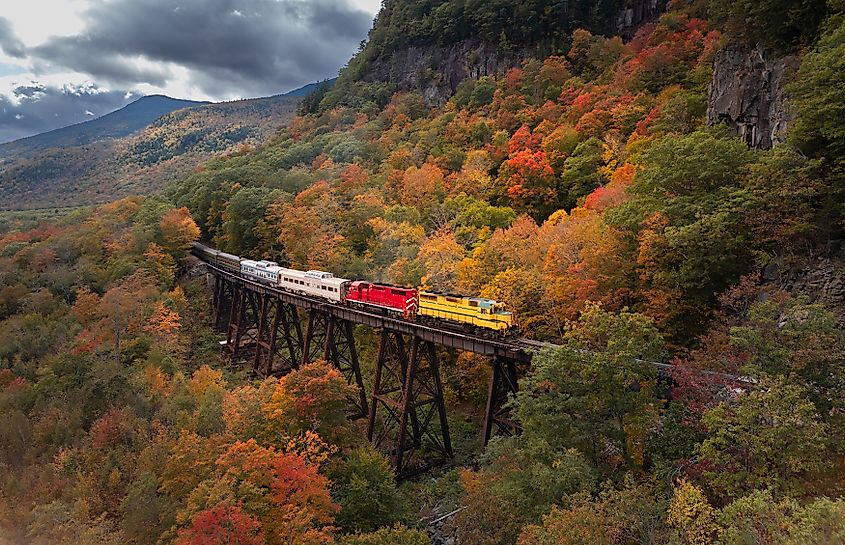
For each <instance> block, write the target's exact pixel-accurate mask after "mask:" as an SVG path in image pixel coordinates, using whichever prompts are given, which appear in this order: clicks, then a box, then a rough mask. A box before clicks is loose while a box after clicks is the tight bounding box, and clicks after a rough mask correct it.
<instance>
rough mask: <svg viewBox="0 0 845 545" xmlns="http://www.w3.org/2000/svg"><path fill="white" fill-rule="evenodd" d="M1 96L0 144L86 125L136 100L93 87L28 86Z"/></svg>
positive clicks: (121, 93) (122, 94)
mask: <svg viewBox="0 0 845 545" xmlns="http://www.w3.org/2000/svg"><path fill="white" fill-rule="evenodd" d="M13 94H14V97H13V98H12V97H6V96H3V95H0V143H2V142H8V141H10V140H15V139H18V138H23V137H26V136H30V135H33V134H38V133H41V132H45V131H49V130H52V129H55V128H58V127H64V126H66V125H72V124H74V123H80V122H82V121H87V120H89V119H92V118H94V117H98V116H101V115H104V114H107V113H109V112H111V111H114V110H116V109H118V108H122V107H123V106H125V105H126V104H128V103H129V102H131V101H133V100H135V99H137V98H138V96H133V97H128V98H127V97H126V93H125V91H102V90H101V89H98V88H97V87H94V86H88V87H83V88H71V87H64V88H56V87H48V86H44V85H28V86H21V87H17V88H16V89H14V93H13Z"/></svg>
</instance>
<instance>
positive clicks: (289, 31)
mask: <svg viewBox="0 0 845 545" xmlns="http://www.w3.org/2000/svg"><path fill="white" fill-rule="evenodd" d="M84 18H85V22H86V27H85V29H84V30H83V31H82V32H81V33H80V34H79V35H77V36H70V37H67V36H65V37H54V38H51V39H50V40H48V41H47V42H46V43H44V44H42V45H40V46H37V47H34V48H31V49H30V50H29V51H28V54H29V55H30V56H31V58H32V59H33V65H34V68H35V69H36V70H37V71H39V72H49V71H59V70H63V69H64V70H67V69H69V70H73V71H78V72H84V73H86V74H89V75H91V76H92V77H93V78H94V79H95V80H96V81H106V82H109V83H111V84H113V85H116V86H121V85H122V86H126V87H133V86H134V85H137V84H140V83H150V84H152V85H155V86H162V85H163V84H164V83H166V82H167V81H168V80H169V79H170V78H171V77H172V74H171V73H170V72H169V71H168V70H166V69H158V68H145V66H150V63H148V62H147V63H142V64H141V66H142V67H139V65H138V63H137V62H135V61H136V60H138V59H144V60H146V61H152V62H153V63H155V62H159V63H161V62H165V63H173V64H175V65H179V66H183V67H185V68H187V69H188V70H189V73H190V78H191V83H193V84H195V85H197V86H198V87H199V88H200V89H202V90H203V91H204V92H205V93H207V94H209V95H211V96H221V97H222V96H226V95H229V94H235V95H238V96H258V95H268V94H274V93H279V92H283V91H287V90H289V89H291V88H294V87H298V86H300V85H303V84H306V83H310V82H313V81H317V80H321V79H324V78H326V77H332V76H334V75H335V74H336V72H337V70H338V68H340V67H341V66H342V65H343V64H344V63H345V62H346V61H347V60H348V59H349V57H350V56H351V55H352V53H354V52H355V50H356V49H357V46H358V44H359V42H360V41H361V40H362V39H363V38H364V37H365V36H366V34H367V30H368V29H369V27H370V24H371V22H372V21H371V17H370V15H369V14H367V13H366V12H364V11H361V10H358V9H356V8H354V7H352V6H351V5H350V4H348V3H347V0H183V1H182V2H180V3H179V4H178V5H176V6H174V3H173V2H172V0H146V1H143V2H141V1H138V0H113V1H111V2H100V3H97V4H95V5H94V6H93V7H92V8H91V9H90V10H89V11H88V12H86V13H85V14H84ZM2 31H3V27H2V25H0V40H2V36H3V34H2ZM0 44H5V42H2V41H0ZM3 47H6V46H5V45H3ZM9 47H12V46H11V45H10V46H9ZM4 51H5V49H4Z"/></svg>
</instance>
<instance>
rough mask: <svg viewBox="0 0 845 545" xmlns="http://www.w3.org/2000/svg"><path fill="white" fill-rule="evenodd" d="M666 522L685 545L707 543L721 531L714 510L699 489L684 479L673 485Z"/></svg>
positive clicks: (707, 544)
mask: <svg viewBox="0 0 845 545" xmlns="http://www.w3.org/2000/svg"><path fill="white" fill-rule="evenodd" d="M666 522H667V523H668V524H669V526H672V527H673V528H675V529H676V530H677V531H678V533H679V534H680V537H681V540H682V541H683V543H684V544H686V545H709V544H710V543H713V542H714V541H715V540H716V538H717V537H718V535H719V533H720V531H721V528H720V527H719V525H718V524H717V523H716V510H715V509H714V508H713V507H712V506H711V505H710V504H709V503H708V502H707V498H706V497H705V496H704V493H703V492H702V491H701V489H699V488H698V487H697V486H695V485H694V484H692V483H690V482H688V481H686V480H683V481H681V482H680V483H679V484H678V486H676V487H675V496H674V497H673V498H672V501H671V502H669V508H668V509H667V513H666Z"/></svg>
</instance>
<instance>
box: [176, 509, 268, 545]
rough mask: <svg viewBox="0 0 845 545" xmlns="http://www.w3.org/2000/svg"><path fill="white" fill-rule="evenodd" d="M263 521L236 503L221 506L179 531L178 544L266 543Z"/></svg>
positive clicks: (232, 544) (237, 544) (200, 516)
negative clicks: (245, 511)
mask: <svg viewBox="0 0 845 545" xmlns="http://www.w3.org/2000/svg"><path fill="white" fill-rule="evenodd" d="M264 543H265V541H264V534H263V533H262V532H261V523H260V522H258V521H257V520H256V519H254V518H252V517H250V516H249V515H247V514H246V513H244V512H243V511H242V510H241V508H240V507H238V506H235V505H218V506H217V507H213V508H211V509H206V510H205V511H201V512H199V513H197V515H196V516H195V517H194V520H193V521H192V522H191V525H190V526H189V527H188V528H184V529H182V530H180V531H179V537H178V538H177V540H176V545H264Z"/></svg>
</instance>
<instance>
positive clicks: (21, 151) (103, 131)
mask: <svg viewBox="0 0 845 545" xmlns="http://www.w3.org/2000/svg"><path fill="white" fill-rule="evenodd" d="M202 104H208V102H197V101H193V100H180V99H176V98H170V97H167V96H164V95H150V96H145V97H143V98H139V99H138V100H136V101H135V102H132V103H130V104H127V105H126V106H124V107H123V108H121V109H119V110H115V111H114V112H111V113H109V114H106V115H104V116H101V117H98V118H96V119H92V120H90V121H85V122H83V123H77V124H75V125H70V126H67V127H62V128H60V129H54V130H52V131H48V132H44V133H41V134H36V135H35V136H30V137H27V138H21V139H20V140H14V141H12V142H8V143H5V144H0V160H3V159H8V158H10V157H17V156H21V155H27V154H30V153H32V152H34V151H36V150H45V149H48V148H59V147H69V146H84V145H86V144H91V143H93V142H96V141H98V140H102V139H105V138H120V137H122V136H127V135H129V134H132V133H133V132H135V131H138V130H141V129H143V128H144V127H146V126H147V125H149V124H150V123H152V122H153V121H155V120H156V119H157V118H159V117H161V116H162V115H164V114H167V113H170V112H172V111H174V110H179V109H181V108H187V107H192V106H200V105H202Z"/></svg>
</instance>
